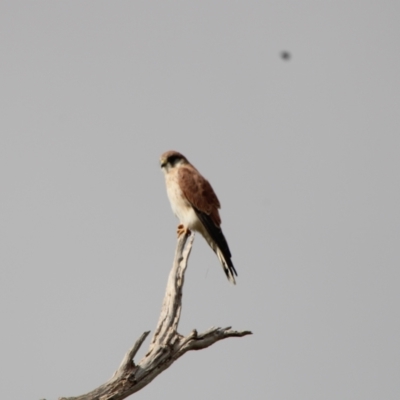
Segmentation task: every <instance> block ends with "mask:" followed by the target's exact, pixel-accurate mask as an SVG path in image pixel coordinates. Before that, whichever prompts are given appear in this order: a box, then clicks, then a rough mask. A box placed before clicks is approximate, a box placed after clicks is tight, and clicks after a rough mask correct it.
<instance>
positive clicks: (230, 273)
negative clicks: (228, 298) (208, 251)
mask: <svg viewBox="0 0 400 400" xmlns="http://www.w3.org/2000/svg"><path fill="white" fill-rule="evenodd" d="M213 250H214V249H213ZM214 251H215V253H216V254H217V256H218V258H219V261H220V262H221V265H222V268H223V269H224V272H225V275H226V277H227V278H228V279H229V282H231V283H233V284H234V285H236V280H235V275H236V276H237V272H236V270H235V267H234V266H233V263H232V260H231V259H230V258H225V256H224V254H223V253H222V251H221V250H220V249H219V247H217V249H216V250H214Z"/></svg>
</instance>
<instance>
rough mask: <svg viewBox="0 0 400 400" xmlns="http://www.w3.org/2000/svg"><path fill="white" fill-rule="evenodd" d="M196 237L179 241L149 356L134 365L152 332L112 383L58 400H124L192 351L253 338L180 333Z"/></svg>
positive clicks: (215, 331)
mask: <svg viewBox="0 0 400 400" xmlns="http://www.w3.org/2000/svg"><path fill="white" fill-rule="evenodd" d="M193 240H194V233H191V234H190V235H189V236H188V235H182V236H181V237H180V238H179V239H178V243H177V247H176V251H175V258H174V263H173V266H172V270H171V272H170V274H169V278H168V284H167V289H166V292H165V297H164V301H163V305H162V309H161V314H160V317H159V320H158V324H157V327H156V329H155V331H154V336H153V338H152V340H151V343H150V347H149V350H148V352H147V354H146V355H145V356H144V357H143V358H142V359H141V360H140V361H139V363H138V364H135V363H134V361H133V358H134V357H135V355H136V353H137V352H138V350H139V348H140V346H141V345H142V344H143V342H144V340H145V339H146V337H147V336H148V334H149V333H150V332H144V333H143V334H142V335H141V336H140V338H139V339H138V340H137V341H136V343H135V344H134V345H133V347H132V348H131V349H130V350H129V351H128V352H127V353H126V355H125V357H124V358H123V360H122V362H121V365H120V366H119V368H118V369H117V370H116V371H115V373H114V375H113V376H112V377H111V379H110V380H109V381H108V382H106V383H104V384H103V385H101V386H99V387H98V388H97V389H94V390H93V391H92V392H90V393H87V394H84V395H81V396H77V397H61V398H59V400H122V399H125V398H127V397H128V396H130V395H131V394H133V393H135V392H137V391H138V390H140V389H142V388H143V387H145V386H146V385H148V384H149V383H150V382H151V381H152V380H153V379H154V378H155V377H156V376H157V375H159V374H161V372H163V371H164V370H166V369H167V368H168V367H169V366H170V365H171V364H172V363H173V362H174V361H175V360H177V359H178V358H179V357H181V356H182V355H183V354H185V353H186V352H187V351H190V350H201V349H205V348H206V347H208V346H211V345H212V344H214V343H216V342H218V341H219V340H222V339H226V338H229V337H242V336H246V335H250V334H251V332H250V331H234V330H232V329H231V327H228V328H211V329H209V330H207V331H206V332H203V333H200V334H199V333H197V331H196V330H193V331H192V332H191V333H190V334H189V335H188V336H186V337H185V336H182V335H180V334H179V333H178V324H179V319H180V316H181V310H182V289H183V283H184V277H185V270H186V267H187V263H188V259H189V255H190V251H191V249H192V245H193Z"/></svg>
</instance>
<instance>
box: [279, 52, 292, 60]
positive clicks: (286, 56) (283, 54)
mask: <svg viewBox="0 0 400 400" xmlns="http://www.w3.org/2000/svg"><path fill="white" fill-rule="evenodd" d="M281 58H282V60H285V61H289V60H290V59H291V58H292V55H291V54H290V53H289V52H288V51H281Z"/></svg>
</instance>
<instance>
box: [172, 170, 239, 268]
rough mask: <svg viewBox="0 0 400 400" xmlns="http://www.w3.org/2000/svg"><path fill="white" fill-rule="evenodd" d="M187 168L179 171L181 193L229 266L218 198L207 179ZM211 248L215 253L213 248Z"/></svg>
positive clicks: (228, 254) (229, 256) (227, 248)
mask: <svg viewBox="0 0 400 400" xmlns="http://www.w3.org/2000/svg"><path fill="white" fill-rule="evenodd" d="M189 168H190V167H185V168H180V169H179V185H180V188H181V190H182V193H183V194H184V196H185V197H186V199H187V200H188V201H189V203H190V204H191V205H192V207H193V208H194V210H195V212H196V215H197V217H198V218H199V220H200V221H201V222H202V224H203V225H204V228H205V229H206V231H207V233H208V234H209V235H210V237H211V239H212V240H213V241H214V242H215V244H216V245H217V246H218V247H219V249H220V250H221V252H222V254H223V255H224V258H225V259H226V262H227V263H228V264H231V263H232V262H231V261H230V259H231V257H232V255H231V252H230V250H229V246H228V243H227V241H226V239H225V236H224V234H223V233H222V230H221V228H220V225H221V218H220V216H219V212H218V209H219V208H220V203H219V200H218V197H217V195H216V194H215V192H214V190H213V188H212V187H211V185H210V183H209V182H208V181H207V179H205V178H204V177H203V176H202V175H201V174H200V173H199V172H198V171H197V170H196V169H194V167H191V168H193V169H194V171H193V170H191V169H189ZM210 245H211V244H210ZM212 247H213V250H214V251H216V249H215V248H214V247H215V246H212ZM232 267H233V265H232ZM233 269H234V268H233ZM235 272H236V271H235Z"/></svg>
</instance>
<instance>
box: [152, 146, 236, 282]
mask: <svg viewBox="0 0 400 400" xmlns="http://www.w3.org/2000/svg"><path fill="white" fill-rule="evenodd" d="M160 164H161V168H162V170H163V171H164V175H165V183H166V185H167V194H168V198H169V201H170V203H171V207H172V211H173V212H174V214H175V215H176V216H177V217H178V219H179V222H180V224H179V225H178V231H177V233H178V237H179V236H180V235H182V234H186V233H190V230H193V231H197V232H199V233H200V234H201V235H203V237H204V239H205V240H206V241H207V243H208V244H209V245H210V247H211V248H212V249H213V250H214V252H215V254H216V255H217V256H218V258H219V261H220V262H221V264H222V267H223V269H224V272H225V274H226V276H227V277H228V279H229V280H230V281H231V282H232V283H233V284H236V281H235V275H236V276H237V272H236V270H235V267H234V266H233V263H232V260H231V257H232V256H231V252H230V250H229V246H228V243H227V241H226V239H225V236H224V234H223V233H222V230H221V227H220V225H221V218H220V216H219V212H218V209H219V208H220V207H221V205H220V203H219V200H218V198H217V196H216V194H215V193H214V190H213V188H212V187H211V185H210V183H209V182H208V181H207V179H205V178H204V177H203V176H202V175H201V174H200V172H199V171H197V169H196V168H195V167H194V166H193V165H192V164H190V162H189V161H188V160H187V158H186V157H185V156H184V155H182V154H180V153H178V152H177V151H167V152H166V153H164V154H163V155H162V156H161V158H160Z"/></svg>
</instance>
